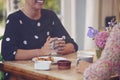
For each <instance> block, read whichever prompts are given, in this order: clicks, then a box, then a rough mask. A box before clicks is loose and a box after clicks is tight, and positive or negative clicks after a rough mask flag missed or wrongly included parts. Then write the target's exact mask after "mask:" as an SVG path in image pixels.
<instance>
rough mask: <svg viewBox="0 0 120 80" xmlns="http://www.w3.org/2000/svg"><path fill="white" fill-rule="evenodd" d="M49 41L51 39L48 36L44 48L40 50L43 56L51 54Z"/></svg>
mask: <svg viewBox="0 0 120 80" xmlns="http://www.w3.org/2000/svg"><path fill="white" fill-rule="evenodd" d="M51 41H52V39H51V38H50V36H49V37H48V38H47V40H46V42H45V44H44V46H43V47H42V48H41V52H42V53H44V55H49V53H50V52H51Z"/></svg>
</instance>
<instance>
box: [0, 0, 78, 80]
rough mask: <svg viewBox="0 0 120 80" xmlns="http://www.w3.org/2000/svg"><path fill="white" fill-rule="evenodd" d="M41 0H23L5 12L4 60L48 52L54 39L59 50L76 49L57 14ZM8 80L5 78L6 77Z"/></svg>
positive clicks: (26, 57)
mask: <svg viewBox="0 0 120 80" xmlns="http://www.w3.org/2000/svg"><path fill="white" fill-rule="evenodd" d="M43 4H44V0H25V5H24V7H23V8H22V9H21V10H19V11H17V12H15V13H12V14H10V15H9V16H8V18H7V21H6V29H5V33H4V38H3V41H2V56H3V59H4V60H10V61H13V60H28V59H32V58H33V57H37V56H43V55H49V53H50V52H51V42H52V41H54V40H56V39H57V38H60V37H62V36H64V38H65V39H64V40H61V41H57V42H56V43H55V48H57V50H56V51H57V53H58V54H62V55H64V54H69V53H72V52H75V51H77V49H78V46H77V44H76V43H75V42H74V40H73V39H72V38H71V37H70V36H69V34H68V33H67V31H66V30H65V28H64V27H63V25H62V24H61V22H60V20H59V19H58V17H57V16H56V14H55V13H54V12H53V11H51V10H46V9H43ZM7 80H8V79H7Z"/></svg>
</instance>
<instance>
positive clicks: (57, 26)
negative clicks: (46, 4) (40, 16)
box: [52, 12, 78, 51]
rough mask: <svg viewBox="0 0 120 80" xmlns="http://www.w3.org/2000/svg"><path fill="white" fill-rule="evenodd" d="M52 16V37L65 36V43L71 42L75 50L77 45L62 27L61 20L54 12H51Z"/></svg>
mask: <svg viewBox="0 0 120 80" xmlns="http://www.w3.org/2000/svg"><path fill="white" fill-rule="evenodd" d="M52 18H53V24H54V28H53V30H54V31H53V34H55V35H54V37H55V36H58V37H62V36H65V41H66V43H72V44H73V45H74V48H75V51H77V50H78V45H77V44H76V43H75V41H74V40H73V39H72V38H71V37H70V35H69V34H68V32H67V31H66V29H65V28H64V27H63V25H62V23H61V21H60V20H59V18H58V17H57V15H56V14H55V13H54V12H52Z"/></svg>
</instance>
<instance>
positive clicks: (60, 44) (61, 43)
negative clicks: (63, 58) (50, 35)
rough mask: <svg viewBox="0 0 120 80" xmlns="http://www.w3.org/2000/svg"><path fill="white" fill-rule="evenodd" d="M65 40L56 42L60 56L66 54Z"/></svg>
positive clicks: (56, 48)
mask: <svg viewBox="0 0 120 80" xmlns="http://www.w3.org/2000/svg"><path fill="white" fill-rule="evenodd" d="M65 44H66V43H65V40H64V39H60V40H59V38H58V39H57V40H56V41H55V50H56V51H57V53H58V54H64V53H65Z"/></svg>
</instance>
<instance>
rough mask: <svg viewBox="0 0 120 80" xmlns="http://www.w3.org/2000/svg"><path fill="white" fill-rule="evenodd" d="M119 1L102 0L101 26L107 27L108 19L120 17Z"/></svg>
mask: <svg viewBox="0 0 120 80" xmlns="http://www.w3.org/2000/svg"><path fill="white" fill-rule="evenodd" d="M118 1H120V0H100V14H99V15H100V16H99V19H100V20H99V21H100V23H99V24H100V26H105V18H106V17H108V16H116V17H118Z"/></svg>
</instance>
